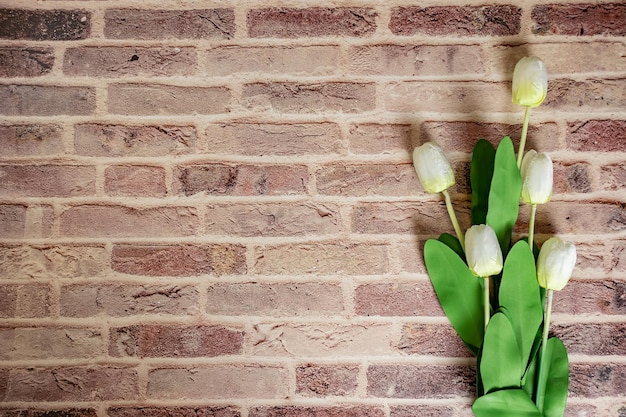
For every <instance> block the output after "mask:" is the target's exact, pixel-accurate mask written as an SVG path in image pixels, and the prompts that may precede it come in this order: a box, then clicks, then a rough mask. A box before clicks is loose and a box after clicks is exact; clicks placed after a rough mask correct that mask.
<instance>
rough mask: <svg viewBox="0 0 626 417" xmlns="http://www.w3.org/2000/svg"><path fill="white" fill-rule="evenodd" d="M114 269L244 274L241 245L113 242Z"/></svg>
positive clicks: (175, 273) (176, 273)
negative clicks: (123, 243)
mask: <svg viewBox="0 0 626 417" xmlns="http://www.w3.org/2000/svg"><path fill="white" fill-rule="evenodd" d="M111 257H112V259H111V267H112V268H113V270H114V271H118V272H122V273H125V274H132V275H148V276H195V275H203V274H213V275H223V274H244V273H245V272H246V259H245V248H244V247H243V246H236V245H228V244H214V245H202V246H194V245H115V246H114V247H113V253H112V256H111Z"/></svg>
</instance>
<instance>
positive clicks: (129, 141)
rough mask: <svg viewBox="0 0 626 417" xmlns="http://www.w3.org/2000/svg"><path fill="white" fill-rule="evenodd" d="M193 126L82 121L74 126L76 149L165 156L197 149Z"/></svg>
mask: <svg viewBox="0 0 626 417" xmlns="http://www.w3.org/2000/svg"><path fill="white" fill-rule="evenodd" d="M196 141H197V134H196V130H195V129H194V128H193V126H171V125H159V126H150V125H143V126H127V125H104V124H79V125H76V127H75V129H74V147H75V150H76V153H77V154H79V155H85V156H105V157H116V156H164V155H183V154H189V153H193V152H195V148H196Z"/></svg>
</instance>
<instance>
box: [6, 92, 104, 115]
mask: <svg viewBox="0 0 626 417" xmlns="http://www.w3.org/2000/svg"><path fill="white" fill-rule="evenodd" d="M95 108H96V93H95V89H94V88H91V87H69V86H67V87H65V86H64V87H57V86H48V85H0V114H5V115H8V116H55V115H89V114H92V113H93V112H94V110H95Z"/></svg>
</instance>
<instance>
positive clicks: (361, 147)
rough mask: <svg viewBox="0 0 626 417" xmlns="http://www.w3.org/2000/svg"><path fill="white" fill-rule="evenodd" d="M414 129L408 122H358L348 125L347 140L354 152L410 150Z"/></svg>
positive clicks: (383, 152)
mask: <svg viewBox="0 0 626 417" xmlns="http://www.w3.org/2000/svg"><path fill="white" fill-rule="evenodd" d="M414 131H415V129H413V128H412V126H411V125H410V124H384V123H359V124H352V125H350V130H349V131H348V141H349V146H350V152H352V153H355V154H386V153H395V152H407V151H409V152H410V151H412V150H413V146H414V144H415V138H414V137H415V134H414Z"/></svg>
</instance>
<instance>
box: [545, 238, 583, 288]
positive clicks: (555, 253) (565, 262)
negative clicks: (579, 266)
mask: <svg viewBox="0 0 626 417" xmlns="http://www.w3.org/2000/svg"><path fill="white" fill-rule="evenodd" d="M575 265H576V246H574V244H573V243H569V242H563V241H562V240H561V239H559V238H558V237H552V238H550V239H548V240H547V241H546V242H545V243H544V244H543V246H542V247H541V250H540V251H539V258H538V259H537V280H538V281H539V285H540V286H541V287H543V288H546V289H548V290H554V291H560V290H562V289H563V287H565V284H567V282H568V281H569V279H570V277H571V276H572V272H573V271H574V266H575Z"/></svg>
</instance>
